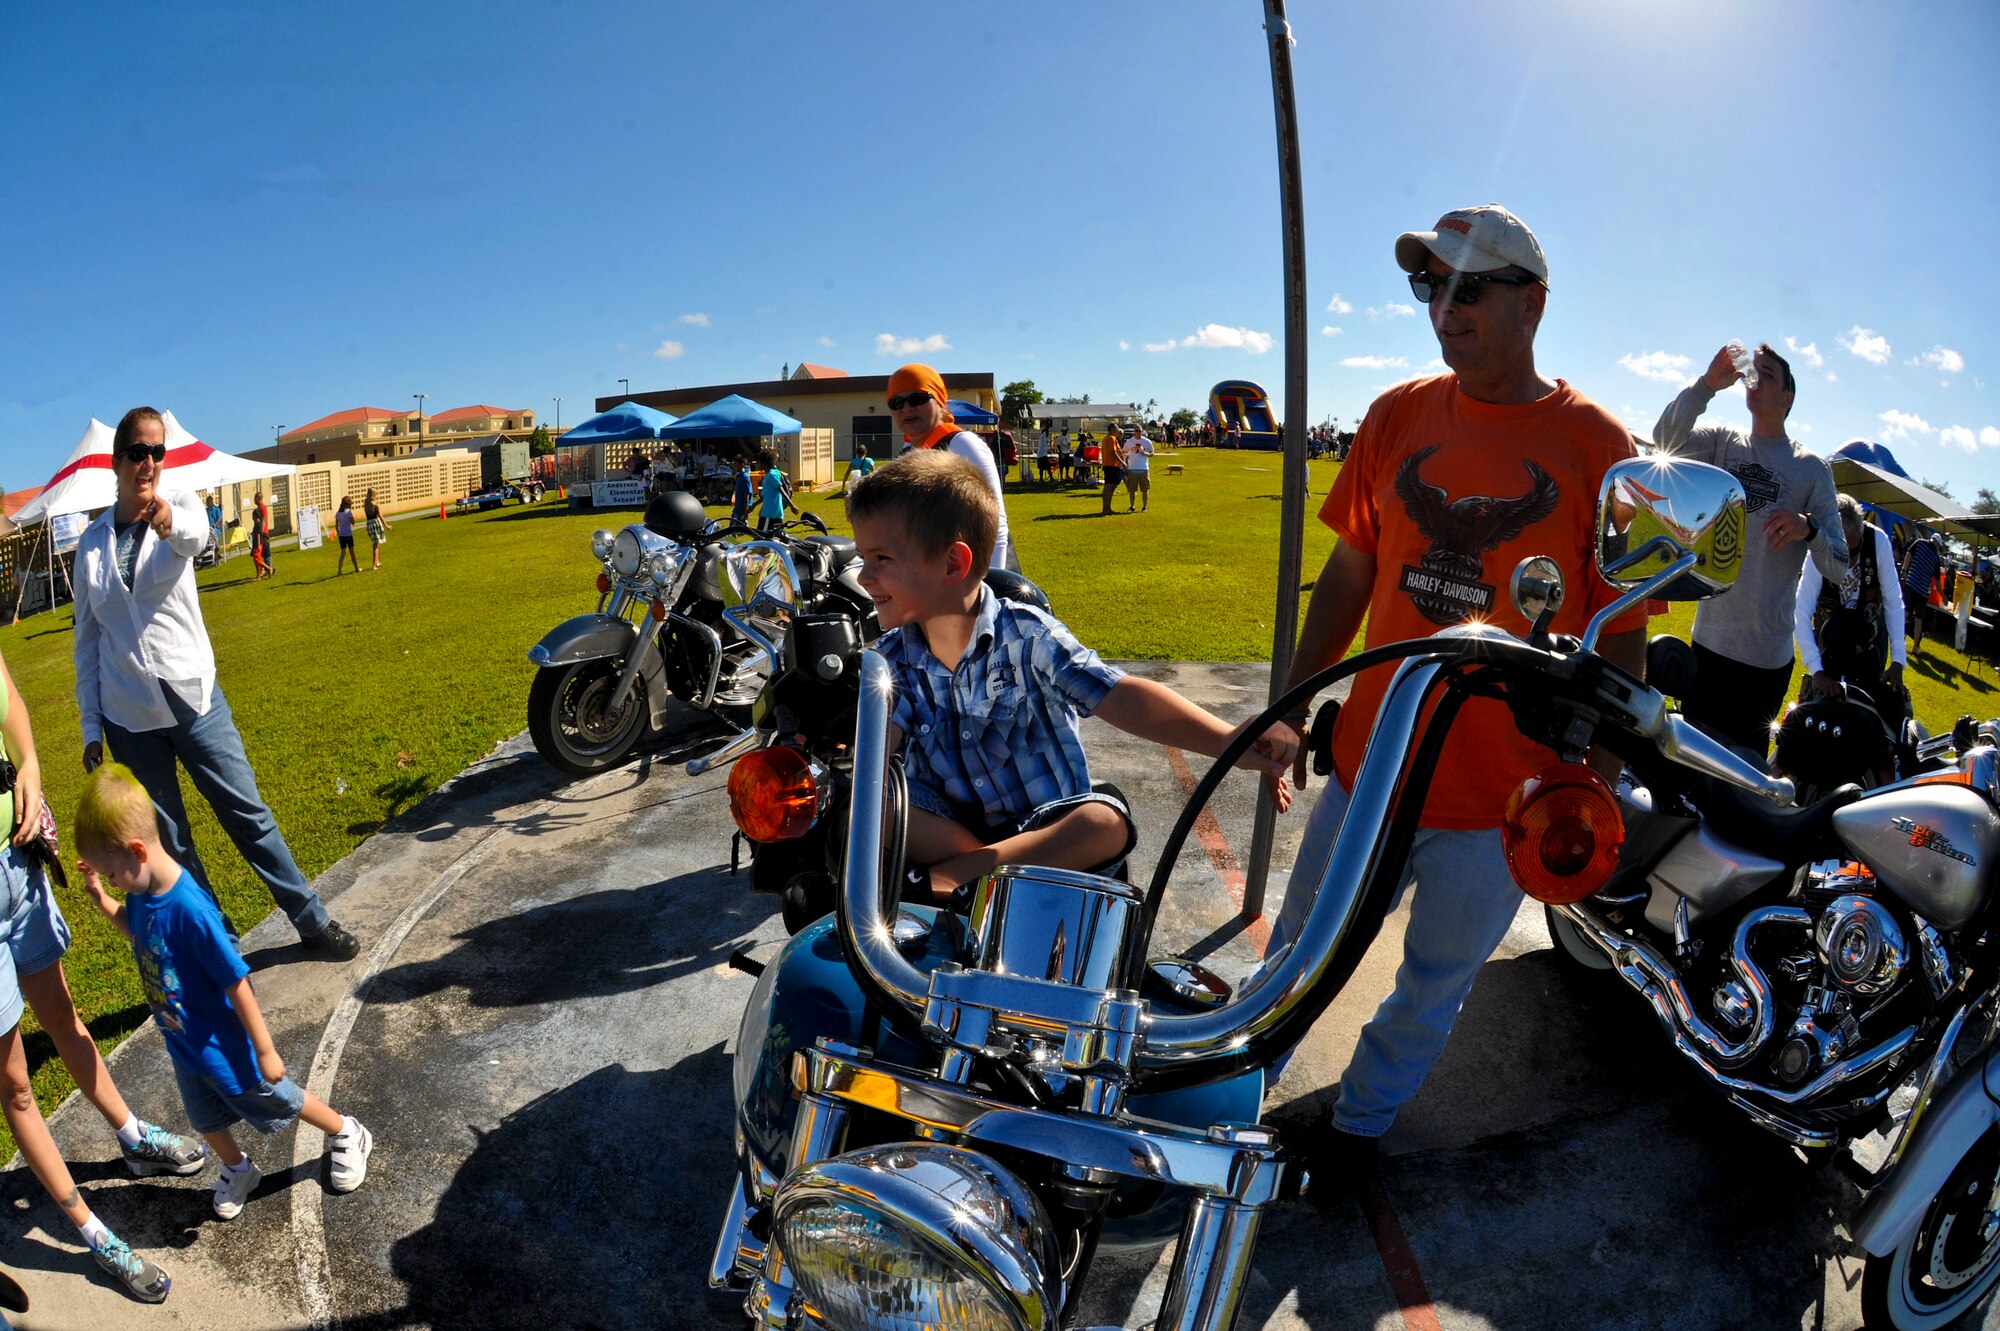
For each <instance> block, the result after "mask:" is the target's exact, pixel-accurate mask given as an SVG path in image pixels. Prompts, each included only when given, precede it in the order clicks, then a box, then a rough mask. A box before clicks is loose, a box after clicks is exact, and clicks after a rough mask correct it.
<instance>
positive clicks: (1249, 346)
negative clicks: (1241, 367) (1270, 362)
mask: <svg viewBox="0 0 2000 1331" xmlns="http://www.w3.org/2000/svg"><path fill="white" fill-rule="evenodd" d="M1181 345H1182V346H1184V347H1209V348H1212V349H1216V350H1228V351H1239V350H1240V351H1247V352H1249V353H1250V354H1251V355H1253V356H1261V355H1263V354H1264V353H1265V352H1267V351H1269V350H1270V349H1271V348H1272V347H1275V346H1277V345H1278V339H1277V338H1275V337H1272V336H1271V335H1270V334H1269V333H1260V332H1258V331H1257V330H1256V329H1254V328H1231V327H1230V326H1229V325H1227V324H1203V325H1202V326H1201V327H1199V328H1197V329H1195V330H1194V336H1192V337H1184V338H1182V339H1181Z"/></svg>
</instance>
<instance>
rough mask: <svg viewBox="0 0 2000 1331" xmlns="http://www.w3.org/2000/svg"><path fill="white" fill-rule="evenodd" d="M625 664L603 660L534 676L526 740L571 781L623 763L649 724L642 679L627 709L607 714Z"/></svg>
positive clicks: (555, 668)
mask: <svg viewBox="0 0 2000 1331" xmlns="http://www.w3.org/2000/svg"><path fill="white" fill-rule="evenodd" d="M622 664H623V663H622V662H619V661H608V660H602V659H600V660H596V661H583V662H579V663H578V664H576V665H569V666H551V667H549V668H548V669H545V670H538V671H536V672H535V682H534V683H533V684H532V685H531V686H529V689H528V734H529V736H530V737H531V738H533V740H534V741H535V752H537V753H539V754H541V755H542V757H544V758H546V759H547V760H548V761H549V763H550V764H551V765H552V766H554V767H557V768H560V769H561V770H563V771H565V772H567V773H569V774H570V775H571V776H591V775H594V774H595V773H598V772H602V771H606V770H608V769H609V768H613V767H616V766H617V765H618V764H619V763H622V762H624V761H625V759H626V757H627V755H629V754H630V753H631V752H632V747H633V745H635V744H636V743H638V741H639V736H640V735H641V734H643V733H644V732H645V730H646V728H647V726H648V724H649V722H648V718H649V716H650V715H651V708H650V706H649V703H648V699H647V697H646V680H645V677H644V676H641V677H640V678H638V679H635V680H633V681H632V692H631V693H630V694H629V695H628V696H627V697H626V699H625V706H624V707H623V708H621V709H620V710H619V711H618V712H616V713H614V714H607V713H606V712H605V704H606V703H607V702H609V701H610V698H611V694H612V692H613V691H614V690H615V689H616V688H617V687H618V672H619V669H620V667H621V666H622Z"/></svg>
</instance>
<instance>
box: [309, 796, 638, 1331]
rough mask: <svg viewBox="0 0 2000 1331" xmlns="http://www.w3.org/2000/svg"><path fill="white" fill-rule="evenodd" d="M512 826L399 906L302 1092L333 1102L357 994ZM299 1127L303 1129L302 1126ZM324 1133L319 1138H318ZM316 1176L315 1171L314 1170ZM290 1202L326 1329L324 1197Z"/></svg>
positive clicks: (357, 1010)
mask: <svg viewBox="0 0 2000 1331" xmlns="http://www.w3.org/2000/svg"><path fill="white" fill-rule="evenodd" d="M632 775H633V772H631V771H630V770H628V769H626V768H624V767H622V766H621V767H615V768H613V769H611V770H610V771H608V772H601V773H599V774H598V775H597V776H594V777H590V778H588V779H586V780H584V781H582V782H578V783H576V784H574V785H571V786H569V787H566V788H565V790H564V791H563V794H564V795H565V796H566V797H568V798H570V799H575V798H576V797H578V796H583V795H587V794H588V793H590V788H591V787H593V786H596V785H597V784H599V783H600V782H602V781H604V780H605V779H606V778H608V777H620V776H622V777H630V776H632ZM555 803H556V800H555V799H554V798H550V799H545V800H542V801H541V802H540V803H538V804H535V805H534V806H532V807H531V808H528V809H525V810H523V811H522V812H521V813H520V814H519V815H518V816H517V817H516V818H514V819H512V820H511V822H512V823H520V822H528V821H531V820H533V819H536V818H540V817H542V816H543V815H544V814H546V813H547V812H548V811H549V810H550V809H551V808H552V807H553V806H554V805H555ZM510 825H511V823H501V824H497V825H495V826H493V827H491V828H488V829H487V830H486V832H485V833H484V834H483V835H482V836H481V837H480V838H479V840H477V841H475V842H473V843H472V844H471V845H470V846H467V847H466V848H465V853H464V854H462V855H460V856H459V857H458V858H457V859H455V860H453V861H452V862H451V863H450V864H449V865H447V866H445V868H444V871H443V872H441V873H440V874H438V876H437V878H436V879H435V880H433V881H432V883H431V885H430V886H429V887H428V888H426V889H424V892H423V894H422V895H421V896H419V897H418V898H417V899H416V900H414V901H412V902H411V903H410V904H409V905H407V906H405V907H404V908H403V913H402V914H401V915H398V916H397V917H396V922H395V923H394V924H392V925H390V926H389V930H388V932H387V933H385V934H383V935H382V937H381V938H379V939H378V940H376V943H375V946H374V947H372V948H370V949H369V951H368V961H367V964H366V965H364V966H363V967H362V970H361V975H360V977H359V978H358V979H356V980H355V982H354V983H353V984H352V985H350V986H349V987H348V990H347V993H346V994H345V995H344V996H343V997H342V998H341V1000H340V1003H339V1005H338V1006H337V1007H335V1008H334V1010H333V1015H332V1016H331V1017H329V1018H328V1019H327V1023H326V1029H325V1030H324V1031H323V1032H322V1033H321V1034H320V1038H319V1048H317V1049H315V1050H314V1051H313V1061H312V1071H311V1072H310V1073H308V1074H307V1076H306V1089H307V1090H308V1091H310V1092H312V1093H313V1094H314V1095H316V1096H318V1097H319V1098H320V1099H321V1100H322V1101H325V1102H326V1103H328V1104H331V1103H332V1095H333V1081H334V1078H335V1077H336V1076H338V1075H339V1073H340V1056H341V1054H342V1053H344V1052H345V1051H346V1049H347V1040H348V1037H349V1036H351V1035H352V1034H353V1033H354V1023H355V1021H356V1020H358V1019H359V1018H360V1016H361V1008H362V1002H363V1000H362V998H361V992H362V990H364V989H365V988H367V986H368V982H369V981H370V980H372V979H374V978H375V976H376V975H377V974H379V973H380V972H381V970H382V969H383V968H384V967H385V966H387V965H388V964H389V962H390V961H391V960H392V959H394V957H395V955H396V952H397V950H398V949H400V948H401V947H402V946H403V944H404V942H405V941H407V940H408V938H409V936H410V933H411V931H413V930H414V929H415V928H416V927H417V925H418V924H420V923H422V921H423V918H424V916H426V915H428V914H430V913H431V910H432V908H433V907H435V906H436V905H437V903H438V902H439V901H441V900H443V899H444V895H445V894H446V893H447V892H449V891H451V889H452V888H454V887H456V886H457V885H458V882H459V880H460V879H462V878H464V877H465V875H466V874H467V872H469V871H470V870H471V868H472V866H473V865H474V864H475V863H476V862H477V861H478V859H479V856H480V854H481V852H483V851H484V850H485V849H486V847H487V845H488V844H489V843H490V842H492V841H493V839H494V838H495V837H497V836H498V835H499V834H500V833H501V832H503V831H506V830H507V828H508V827H509V826H510ZM301 1126H302V1127H303V1125H301ZM322 1135H323V1134H322ZM306 1140H307V1138H306V1134H305V1133H304V1132H303V1131H298V1132H295V1133H294V1134H293V1136H292V1167H293V1169H294V1170H295V1171H297V1170H300V1169H302V1168H310V1167H311V1166H312V1164H313V1163H314V1162H316V1161H317V1159H318V1157H317V1156H316V1155H310V1154H308V1153H307V1150H306ZM313 1172H314V1173H315V1174H317V1172H318V1171H317V1170H314V1171H313ZM290 1191H291V1198H292V1232H293V1234H295V1235H296V1236H297V1239H298V1257H299V1298H300V1302H302V1303H303V1304H304V1305H305V1313H306V1318H307V1322H308V1325H310V1326H311V1327H312V1328H313V1331H329V1329H330V1328H332V1327H334V1326H336V1325H337V1324H338V1316H337V1314H336V1313H335V1311H334V1306H333V1270H332V1267H331V1265H330V1263H329V1262H328V1260H327V1255H326V1215H325V1212H324V1211H323V1210H322V1207H323V1205H324V1199H323V1198H322V1197H321V1195H320V1189H318V1188H307V1187H305V1186H303V1185H298V1186H294V1187H293V1188H291V1189H290Z"/></svg>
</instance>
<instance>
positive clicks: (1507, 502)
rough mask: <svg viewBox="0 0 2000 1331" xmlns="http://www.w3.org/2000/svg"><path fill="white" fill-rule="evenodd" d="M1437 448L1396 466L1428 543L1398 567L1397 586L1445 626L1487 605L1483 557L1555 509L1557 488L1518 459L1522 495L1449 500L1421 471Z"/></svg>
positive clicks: (1489, 593)
mask: <svg viewBox="0 0 2000 1331" xmlns="http://www.w3.org/2000/svg"><path fill="white" fill-rule="evenodd" d="M1440 447H1441V445H1438V444H1432V445H1431V446H1430V447H1429V448H1424V449H1419V450H1418V451H1417V452H1415V453H1412V454H1410V456H1409V457H1407V458H1405V459H1403V463H1402V465H1401V466H1399V467H1397V468H1396V497H1397V498H1398V499H1401V500H1402V501H1403V511H1404V512H1405V513H1406V514H1408V515H1409V518H1410V521H1411V522H1414V523H1415V524H1416V525H1417V530H1418V531H1420V532H1422V533H1423V534H1424V536H1425V537H1426V538H1427V539H1428V540H1429V541H1430V543H1431V546H1430V549H1428V550H1426V551H1424V557H1423V560H1422V561H1421V563H1419V564H1418V565H1415V566H1411V565H1405V566H1404V567H1403V582H1402V587H1403V591H1404V593H1405V594H1406V595H1407V596H1409V598H1410V601H1411V603H1412V604H1413V605H1415V606H1416V608H1417V609H1418V611H1419V612H1421V613H1422V614H1423V616H1424V618H1426V619H1428V620H1430V621H1431V623H1433V624H1439V625H1450V624H1457V623H1460V622H1462V621H1464V620H1465V619H1466V618H1467V617H1468V616H1471V615H1476V614H1486V613H1488V612H1489V611H1491V610H1492V608H1493V601H1494V586H1493V584H1491V583H1488V582H1484V581H1482V579H1483V577H1484V576H1485V572H1486V566H1485V563H1484V561H1483V560H1482V558H1481V556H1483V555H1485V554H1486V553H1487V552H1488V551H1489V550H1494V549H1497V548H1499V547H1500V546H1502V545H1505V544H1506V543H1507V542H1508V541H1511V540H1513V539H1514V538H1515V537H1516V536H1519V535H1520V534H1521V533H1522V532H1524V531H1526V530H1527V529H1528V528H1529V527H1532V526H1533V525H1534V524H1535V523H1537V522H1540V521H1541V520H1542V519H1543V518H1545V517H1547V516H1548V515H1549V514H1551V513H1553V512H1555V509H1556V504H1557V503H1558V502H1559V501H1560V500H1561V499H1562V489H1561V487H1560V486H1558V485H1557V484H1556V481H1555V478H1554V477H1553V476H1551V475H1549V474H1548V472H1546V471H1544V470H1543V469H1542V468H1541V467H1540V466H1539V465H1538V464H1536V463H1535V462H1532V461H1528V460H1526V459H1523V461H1522V465H1523V466H1524V467H1526V468H1527V472H1528V488H1527V490H1526V491H1525V492H1523V493H1522V494H1520V495H1517V496H1515V497H1514V498H1512V499H1502V498H1496V497H1495V496H1493V495H1467V496H1466V497H1465V498H1463V499H1453V498H1452V497H1451V493H1450V491H1448V490H1446V489H1445V488H1444V487H1443V486H1441V485H1433V484H1432V483H1431V482H1429V481H1427V480H1425V479H1424V478H1423V477H1422V476H1421V475H1420V474H1419V469H1420V468H1421V467H1422V466H1423V464H1424V461H1425V460H1426V459H1427V458H1429V457H1430V456H1431V455H1432V454H1433V453H1435V452H1437V451H1438V449H1439V448H1440Z"/></svg>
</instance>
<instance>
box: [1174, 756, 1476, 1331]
mask: <svg viewBox="0 0 2000 1331" xmlns="http://www.w3.org/2000/svg"><path fill="white" fill-rule="evenodd" d="M1160 747H1161V748H1162V749H1165V750H1166V753H1167V765H1168V766H1170V767H1171V768H1173V772H1174V779H1175V780H1177V781H1179V782H1180V783H1181V791H1182V793H1183V795H1186V796H1192V795H1193V794H1194V788H1195V785H1196V784H1197V783H1196V781H1195V775H1194V769H1193V768H1191V767H1189V766H1188V760H1187V755H1186V754H1184V753H1182V752H1181V751H1180V750H1179V749H1176V748H1174V747H1173V746H1172V745H1168V744H1162V745H1161V746H1160ZM1194 835H1195V840H1196V841H1199V842H1200V843H1201V848H1202V851H1203V852H1204V853H1205V854H1206V855H1207V856H1208V862H1209V863H1210V864H1211V865H1213V866H1214V868H1215V872H1216V876H1217V877H1219V878H1221V879H1222V886H1223V889H1224V890H1225V891H1227V892H1228V893H1229V899H1230V900H1231V901H1232V902H1234V903H1236V909H1237V912H1238V913H1239V914H1240V913H1241V912H1242V910H1243V886H1244V879H1243V866H1242V865H1241V864H1240V863H1238V862H1237V859H1236V852H1235V851H1233V850H1231V849H1230V848H1229V838H1228V837H1226V836H1224V835H1223V834H1222V825H1221V824H1219V823H1217V822H1216V821H1215V814H1214V813H1213V812H1212V811H1210V810H1208V809H1203V810H1202V811H1201V815H1200V816H1199V817H1198V818H1196V819H1195V823H1194ZM1248 932H1249V934H1250V941H1251V942H1252V943H1253V944H1255V945H1256V948H1257V955H1258V956H1260V957H1261V956H1262V955H1264V949H1265V948H1267V947H1269V946H1270V945H1271V926H1270V925H1269V924H1267V923H1265V921H1264V917H1263V916H1261V915H1259V916H1258V917H1257V918H1255V919H1254V920H1252V921H1250V925H1249V930H1248ZM1359 1201H1360V1202H1361V1211H1362V1214H1363V1215H1364V1216H1365V1217H1366V1218H1367V1221H1368V1231H1369V1233H1371V1234H1372V1235H1374V1237H1375V1253H1376V1255H1377V1256H1378V1257H1380V1258H1381V1259H1382V1270H1383V1272H1384V1274H1386V1275H1387V1276H1388V1277H1389V1288H1390V1290H1391V1291H1392V1292H1393V1293H1394V1294H1395V1296H1396V1309H1397V1311H1398V1312H1399V1313H1400V1314H1401V1315H1402V1318H1403V1328H1404V1331H1442V1329H1441V1328H1440V1327H1439V1325H1438V1319H1437V1312H1436V1310H1435V1309H1434V1308H1433V1307H1432V1306H1431V1293H1430V1289H1429V1287H1428V1286H1426V1285H1425V1284H1424V1273H1423V1272H1422V1271H1421V1270H1419V1269H1418V1268H1417V1255H1416V1254H1415V1253H1413V1252H1411V1251H1410V1240H1409V1238H1408V1236H1406V1235H1405V1234H1404V1233H1403V1222H1402V1220H1401V1219H1399V1218H1398V1217H1397V1215H1396V1208H1395V1206H1394V1205H1393V1204H1392V1203H1391V1202H1390V1201H1389V1192H1388V1190H1387V1189H1386V1188H1384V1187H1383V1186H1382V1180H1381V1179H1380V1178H1375V1177H1370V1178H1368V1179H1366V1180H1364V1181H1363V1182H1362V1184H1361V1190H1360V1196H1359Z"/></svg>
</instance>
